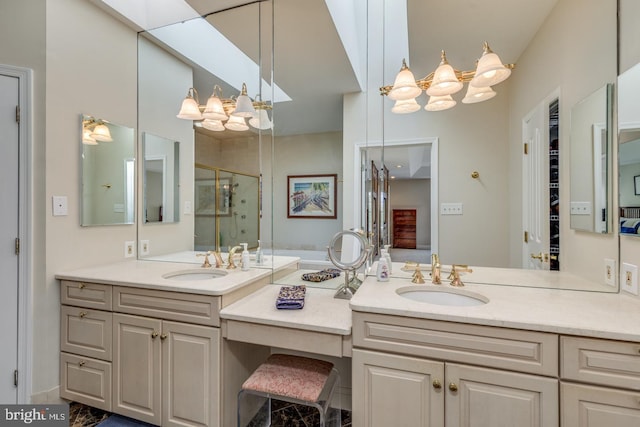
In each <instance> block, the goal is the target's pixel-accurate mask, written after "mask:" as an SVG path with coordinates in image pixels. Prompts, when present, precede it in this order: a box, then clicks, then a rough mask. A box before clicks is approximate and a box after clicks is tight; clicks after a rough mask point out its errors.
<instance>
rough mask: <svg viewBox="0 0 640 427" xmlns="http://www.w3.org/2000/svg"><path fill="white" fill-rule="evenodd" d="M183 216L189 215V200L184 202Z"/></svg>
mask: <svg viewBox="0 0 640 427" xmlns="http://www.w3.org/2000/svg"><path fill="white" fill-rule="evenodd" d="M184 214H185V215H191V202H190V201H189V200H186V201H185V202H184Z"/></svg>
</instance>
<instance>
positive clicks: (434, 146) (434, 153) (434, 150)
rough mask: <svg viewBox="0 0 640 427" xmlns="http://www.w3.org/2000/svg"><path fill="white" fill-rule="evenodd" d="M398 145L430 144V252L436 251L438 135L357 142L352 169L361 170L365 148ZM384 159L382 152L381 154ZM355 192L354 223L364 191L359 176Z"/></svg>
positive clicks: (359, 217)
mask: <svg viewBox="0 0 640 427" xmlns="http://www.w3.org/2000/svg"><path fill="white" fill-rule="evenodd" d="M398 145H430V146H431V253H434V254H435V253H438V236H439V234H438V224H439V219H440V216H439V215H440V213H439V212H440V211H439V209H438V200H439V199H438V175H439V172H438V137H437V136H429V137H426V138H420V139H408V140H391V141H389V140H385V141H368V142H365V143H357V144H355V145H354V156H353V157H354V164H353V170H354V171H359V170H361V153H362V152H363V151H364V150H366V149H367V148H381V147H382V148H384V147H392V146H398ZM383 160H384V154H383ZM354 185H355V191H356V194H359V195H360V196H359V197H354V198H353V203H354V206H353V213H354V220H355V222H354V224H359V223H360V219H361V218H362V215H363V213H362V210H363V206H362V204H361V203H360V202H361V200H362V195H363V194H364V192H365V188H364V187H363V183H362V179H361V177H360V176H359V177H358V180H357V183H354Z"/></svg>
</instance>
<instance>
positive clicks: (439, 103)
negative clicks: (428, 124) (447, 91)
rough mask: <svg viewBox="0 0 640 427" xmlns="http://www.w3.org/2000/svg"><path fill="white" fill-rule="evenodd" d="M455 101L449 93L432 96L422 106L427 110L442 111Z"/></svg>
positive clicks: (450, 106) (451, 105)
mask: <svg viewBox="0 0 640 427" xmlns="http://www.w3.org/2000/svg"><path fill="white" fill-rule="evenodd" d="M456 104H457V102H456V101H455V100H454V99H453V98H451V95H443V96H432V97H430V98H429V102H428V103H427V105H425V106H424V109H425V110H427V111H442V110H448V109H449V108H452V107H454V106H455V105H456Z"/></svg>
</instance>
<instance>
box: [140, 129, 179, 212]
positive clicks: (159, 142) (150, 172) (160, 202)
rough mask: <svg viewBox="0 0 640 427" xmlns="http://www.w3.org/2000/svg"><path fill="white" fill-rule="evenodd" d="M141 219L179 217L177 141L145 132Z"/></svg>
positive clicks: (143, 137)
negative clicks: (142, 209)
mask: <svg viewBox="0 0 640 427" xmlns="http://www.w3.org/2000/svg"><path fill="white" fill-rule="evenodd" d="M142 158H143V159H144V168H143V173H144V175H143V177H142V179H143V185H144V192H143V196H144V200H143V202H144V212H143V215H144V222H145V223H150V222H158V223H165V224H166V223H170V222H178V221H179V220H180V187H179V183H180V143H179V142H178V141H172V140H170V139H167V138H163V137H161V136H157V135H153V134H151V133H148V132H145V133H144V134H143V136H142Z"/></svg>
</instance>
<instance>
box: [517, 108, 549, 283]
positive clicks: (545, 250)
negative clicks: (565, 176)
mask: <svg viewBox="0 0 640 427" xmlns="http://www.w3.org/2000/svg"><path fill="white" fill-rule="evenodd" d="M547 108H548V105H547V103H545V102H543V103H541V104H540V105H538V107H536V109H535V110H534V111H533V112H532V113H530V114H529V116H527V117H526V118H525V119H524V120H523V121H522V137H523V157H522V174H523V175H522V185H523V189H522V201H523V203H522V212H523V222H522V224H523V233H522V235H523V242H524V244H523V252H522V256H523V258H522V267H523V268H528V269H533V270H548V269H549V174H548V170H549V165H548V158H549V155H548V154H549V143H548V137H547V134H546V132H545V122H546V120H545V111H547V110H546V109H547Z"/></svg>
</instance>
